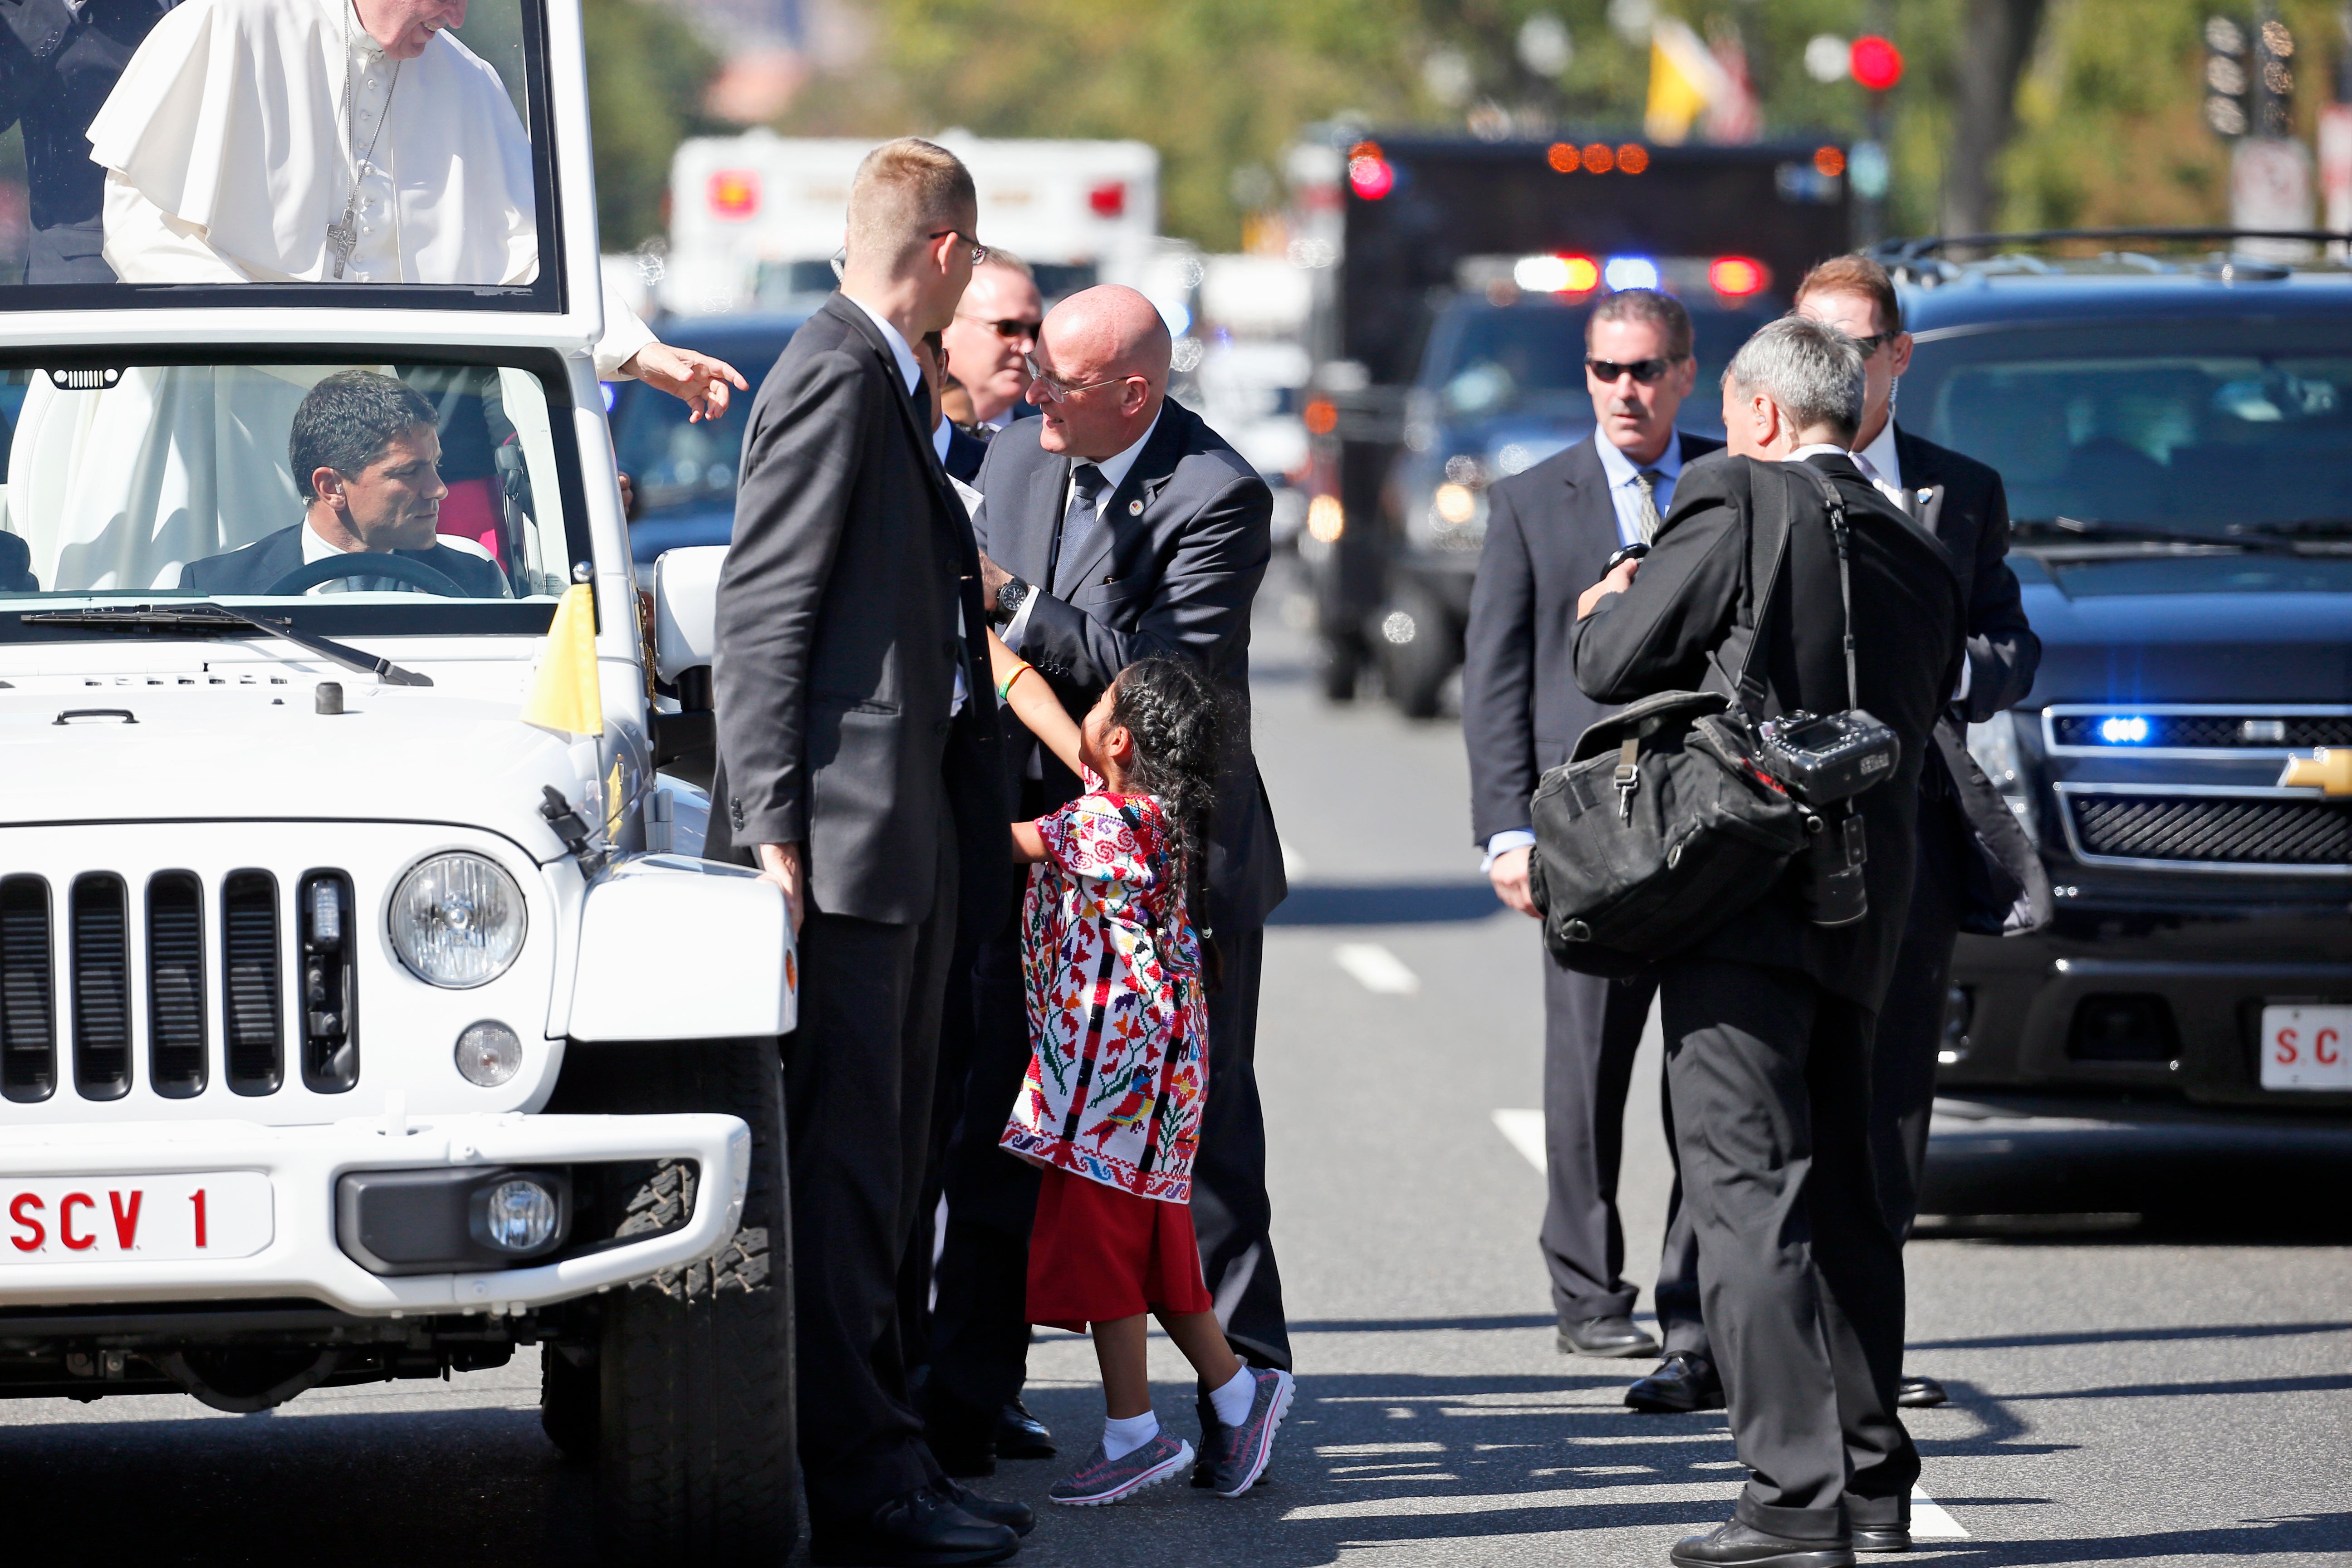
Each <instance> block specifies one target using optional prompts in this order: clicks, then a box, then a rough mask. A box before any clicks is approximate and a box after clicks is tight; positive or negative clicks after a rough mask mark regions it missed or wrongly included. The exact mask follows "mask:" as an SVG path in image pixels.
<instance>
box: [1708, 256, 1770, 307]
mask: <svg viewBox="0 0 2352 1568" xmlns="http://www.w3.org/2000/svg"><path fill="white" fill-rule="evenodd" d="M1771 280H1772V275H1771V273H1769V272H1768V271H1767V270H1765V268H1764V264H1763V263H1762V262H1760V261H1758V260H1755V259H1753V258H1749V257H1745V256H1718V257H1717V258H1715V260H1714V262H1713V263H1712V264H1710V265H1709V266H1708V268H1707V269H1706V281H1707V284H1708V286H1709V287H1710V288H1712V289H1714V290H1715V291H1716V292H1717V293H1718V294H1720V295H1722V296H1723V297H1724V298H1725V299H1727V300H1745V299H1747V298H1748V296H1750V295H1752V294H1761V293H1762V292H1763V291H1764V286H1765V285H1766V284H1767V283H1769V282H1770V281H1771Z"/></svg>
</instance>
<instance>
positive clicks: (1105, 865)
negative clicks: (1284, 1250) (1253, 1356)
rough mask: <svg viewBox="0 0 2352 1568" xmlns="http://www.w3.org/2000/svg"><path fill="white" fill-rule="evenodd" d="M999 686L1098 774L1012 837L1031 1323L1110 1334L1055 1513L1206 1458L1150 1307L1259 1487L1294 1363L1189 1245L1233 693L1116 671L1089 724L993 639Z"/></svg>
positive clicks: (1098, 1347)
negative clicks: (1024, 994)
mask: <svg viewBox="0 0 2352 1568" xmlns="http://www.w3.org/2000/svg"><path fill="white" fill-rule="evenodd" d="M989 656H990V658H991V659H992V662H993V664H994V667H995V671H996V679H997V689H998V692H999V694H1000V696H1002V697H1003V700H1005V701H1006V703H1007V704H1008V705H1010V706H1011V708H1012V709H1013V712H1014V713H1015V714H1016V715H1017V716H1018V717H1019V718H1020V720H1021V721H1022V722H1023V723H1024V724H1025V725H1027V726H1028V727H1029V729H1030V731H1031V732H1032V733H1034V735H1036V737H1037V738H1038V739H1039V740H1040V741H1042V742H1045V745H1046V746H1047V747H1048V748H1050V749H1051V750H1052V751H1053V752H1054V754H1055V756H1057V757H1059V758H1061V759H1062V761H1063V762H1064V763H1066V764H1067V765H1068V766H1069V768H1070V769H1071V771H1073V772H1074V773H1076V774H1077V775H1078V776H1079V777H1080V778H1081V779H1083V780H1084V781H1085V782H1086V786H1087V793H1086V794H1085V795H1081V796H1079V797H1078V798H1077V799H1076V800H1074V801H1072V802H1071V803H1070V804H1069V805H1066V806H1064V807H1062V808H1061V809H1060V810H1059V811H1056V812H1055V813H1054V814H1053V815H1051V816H1044V817H1040V818H1038V819H1037V820H1036V821H1035V822H1017V823H1014V824H1013V856H1014V858H1016V859H1020V860H1024V861H1027V862H1029V863H1030V864H1031V865H1032V866H1033V867H1034V869H1033V870H1032V871H1031V872H1030V874H1029V894H1028V899H1027V901H1026V902H1025V904H1024V906H1023V910H1022V934H1023V943H1022V949H1023V951H1022V971H1023V976H1024V981H1025V982H1026V985H1027V990H1028V997H1029V1037H1030V1040H1031V1042H1032V1044H1033V1046H1034V1054H1033V1055H1032V1056H1031V1058H1030V1061H1029V1078H1028V1081H1027V1083H1026V1084H1025V1085H1024V1088H1023V1091H1022V1095H1021V1099H1020V1101H1019V1103H1018V1104H1016V1105H1015V1106H1014V1107H1013V1117H1012V1120H1011V1121H1010V1122H1009V1123H1007V1125H1006V1127H1005V1129H1004V1136H1003V1140H1002V1142H1003V1147H1004V1148H1006V1149H1008V1150H1010V1151H1012V1152H1013V1153H1015V1154H1018V1155H1019V1156H1021V1157H1022V1158H1023V1159H1024V1160H1027V1161H1028V1162H1029V1163H1032V1164H1034V1165H1037V1166H1039V1167H1041V1168H1042V1169H1043V1170H1044V1171H1045V1182H1044V1184H1043V1185H1042V1186H1041V1187H1040V1189H1039V1191H1038V1194H1037V1223H1036V1227H1035V1229H1034V1233H1033V1235H1032V1237H1031V1239H1030V1243H1029V1321H1031V1322H1034V1323H1045V1324H1049V1325H1051V1326H1053V1327H1055V1328H1061V1329H1067V1330H1069V1331H1072V1332H1078V1331H1081V1330H1082V1329H1083V1328H1085V1327H1087V1326H1089V1325H1090V1326H1091V1327H1092V1329H1093V1331H1094V1341H1095V1359H1096V1360H1097V1362H1098V1363H1100V1365H1101V1367H1102V1379H1103V1399H1104V1404H1105V1405H1106V1406H1107V1411H1108V1419H1107V1420H1106V1421H1105V1422H1104V1423H1103V1440H1102V1447H1101V1448H1100V1449H1099V1450H1097V1452H1096V1454H1095V1455H1094V1457H1093V1458H1090V1459H1088V1460H1087V1462H1086V1463H1085V1464H1083V1465H1081V1466H1079V1467H1078V1468H1077V1469H1076V1471H1075V1472H1074V1473H1072V1474H1071V1475H1070V1476H1069V1477H1068V1478H1067V1479H1065V1480H1063V1481H1061V1482H1059V1483H1057V1484H1056V1485H1055V1488H1054V1489H1053V1492H1052V1497H1053V1500H1055V1502H1058V1503H1070V1504H1077V1505H1086V1504H1096V1503H1110V1502H1117V1501H1118V1500H1120V1499H1121V1498H1125V1497H1129V1496H1131V1495H1133V1494H1134V1493H1136V1492H1138V1491H1140V1490H1142V1489H1144V1488H1145V1487H1148V1486H1150V1485H1152V1484H1154V1483H1155V1482H1159V1481H1164V1480H1166V1479H1169V1478H1170V1477H1171V1476H1173V1475H1176V1474H1177V1473H1178V1472H1180V1471H1181V1470H1183V1469H1184V1468H1186V1467H1188V1466H1190V1465H1191V1464H1192V1459H1193V1453H1192V1445H1191V1444H1189V1443H1187V1442H1185V1441H1183V1440H1182V1439H1181V1438H1179V1437H1174V1436H1170V1435H1168V1434H1167V1433H1164V1432H1162V1431H1160V1422H1159V1419H1158V1417H1156V1416H1155V1415H1153V1414H1152V1410H1151V1388H1150V1381H1149V1379H1148V1376H1147V1373H1146V1370H1145V1365H1144V1332H1145V1322H1144V1317H1145V1314H1146V1313H1147V1312H1149V1313H1150V1314H1151V1315H1153V1316H1155V1317H1157V1318H1158V1319H1159V1320H1160V1326H1161V1327H1162V1328H1164V1329H1166V1330H1167V1331H1168V1337H1169V1338H1170V1339H1171V1340H1173V1341H1174V1342H1176V1348H1177V1349H1178V1350H1180V1351H1181V1352H1184V1358H1185V1359H1186V1360H1187V1361H1189V1362H1191V1363H1192V1368H1193V1370H1194V1371H1195V1372H1197V1373H1199V1374H1200V1378H1201V1386H1202V1388H1203V1389H1204V1390H1206V1391H1207V1394H1208V1399H1209V1402H1210V1404H1211V1405H1212V1406H1213V1408H1214V1410H1215V1413H1216V1423H1215V1426H1214V1429H1213V1430H1212V1431H1208V1432H1204V1433H1202V1439H1201V1440H1202V1446H1203V1447H1208V1448H1209V1449H1210V1456H1209V1457H1210V1458H1211V1460H1212V1462H1213V1474H1214V1479H1213V1486H1214V1488H1215V1489H1216V1490H1217V1491H1218V1492H1219V1493H1221V1494H1222V1495H1223V1496H1225V1497H1239V1496H1241V1495H1242V1494H1243V1493H1244V1492H1246V1491H1248V1490H1249V1489H1250V1488H1251V1487H1252V1486H1254V1485H1255V1484H1256V1481H1257V1479H1258V1476H1259V1474H1260V1473H1261V1472H1263V1471H1264V1470H1265V1463H1266V1459H1267V1458H1268V1457H1269V1456H1270V1455H1271V1454H1272V1452H1273V1448H1274V1434H1275V1429H1276V1427H1277V1426H1280V1425H1281V1423H1282V1418H1283V1416H1284V1415H1286V1413H1287V1412H1288V1410H1289V1408H1290V1396H1291V1379H1290V1374H1289V1373H1286V1372H1275V1371H1266V1370H1253V1369H1251V1368H1249V1367H1245V1366H1244V1365H1243V1364H1242V1363H1241V1362H1240V1360H1239V1359H1238V1358H1237V1357H1236V1356H1234V1352H1233V1351H1232V1350H1231V1349H1230V1348H1229V1347H1228V1346H1227V1345H1226V1343H1225V1336H1224V1333H1223V1331H1222V1330H1220V1329H1219V1328H1218V1327H1217V1320H1216V1315H1215V1313H1214V1312H1213V1310H1211V1308H1212V1303H1211V1301H1210V1299H1209V1290H1208V1286H1207V1284H1206V1282H1205V1281H1204V1280H1203V1279H1202V1275H1201V1255H1200V1250H1199V1248H1198V1247H1197V1245H1196V1244H1195V1243H1194V1241H1193V1237H1192V1207H1191V1204H1192V1152H1193V1149H1194V1147H1195V1145H1196V1144H1197V1143H1198V1142H1199V1141H1200V1129H1201V1111H1202V1106H1203V1105H1204V1103H1205V1100H1204V1099H1203V1096H1204V1093H1205V1090H1206V1088H1207V1079H1208V1054H1207V1053H1208V1039H1209V1015H1208V1003H1207V1000H1206V997H1205V994H1204V993H1203V991H1202V976H1201V951H1200V942H1199V941H1198V939H1197V938H1196V937H1195V935H1194V932H1193V927H1192V920H1191V918H1190V916H1189V915H1188V913H1187V905H1188V902H1189V900H1188V897H1187V893H1188V889H1189V888H1190V887H1192V886H1193V885H1196V884H1197V883H1198V880H1199V878H1198V875H1197V873H1198V871H1199V868H1200V866H1201V863H1202V856H1203V854H1204V849H1203V847H1202V841H1201V840H1202V830H1203V826H1204V824H1205V823H1206V820H1207V817H1208V814H1209V805H1210V802H1211V800H1212V799H1213V795H1214V790H1215V786H1216V773H1217V758H1218V730H1219V723H1218V716H1219V712H1220V710H1221V708H1222V707H1223V702H1222V699H1221V694H1220V693H1219V692H1218V691H1217V689H1216V688H1215V686H1214V685H1213V683H1212V682H1211V681H1210V679H1209V678H1208V676H1207V675H1206V674H1205V673H1203V672H1202V670H1200V669H1199V668H1197V667H1195V666H1194V665H1192V664H1191V663H1189V662H1187V661H1185V660H1182V659H1175V658H1149V659H1143V660H1140V661H1139V662H1137V663H1135V664H1130V665H1129V666H1128V667H1127V668H1125V669H1122V670H1120V671H1119V672H1118V679H1115V680H1113V681H1112V682H1111V684H1110V689H1108V690H1107V691H1105V692H1104V693H1103V694H1102V696H1101V698H1100V699H1099V700H1097V702H1096V703H1095V705H1094V708H1093V710H1091V711H1089V712H1088V713H1087V716H1086V720H1085V722H1084V723H1083V724H1074V723H1072V722H1071V721H1070V717H1069V715H1068V714H1067V713H1066V712H1064V711H1063V709H1062V704H1061V700H1060V699H1059V698H1057V697H1055V695H1054V693H1053V691H1052V689H1050V688H1049V687H1048V686H1047V685H1046V683H1045V678H1044V677H1043V676H1040V675H1038V674H1036V673H1035V672H1034V670H1033V669H1032V668H1030V667H1029V666H1028V665H1027V664H1025V663H1024V662H1023V661H1022V660H1021V659H1020V658H1019V657H1018V656H1016V655H1014V654H1013V652H1012V651H1011V650H1010V649H1008V648H1007V647H1005V646H1004V645H1003V643H1002V642H999V641H998V640H997V639H996V638H995V637H994V636H991V637H990V638H989Z"/></svg>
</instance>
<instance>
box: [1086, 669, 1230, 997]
mask: <svg viewBox="0 0 2352 1568" xmlns="http://www.w3.org/2000/svg"><path fill="white" fill-rule="evenodd" d="M1236 707H1237V705H1236V704H1235V703H1234V700H1233V698H1232V697H1231V695H1230V694H1228V693H1227V692H1226V691H1225V690H1224V689H1223V688H1222V687H1220V686H1219V685H1218V684H1217V683H1216V681H1215V680H1213V679H1211V678H1210V676H1209V672H1208V671H1207V670H1204V669H1202V668H1201V667H1200V666H1199V665H1197V664H1195V663H1193V662H1192V660H1191V659H1187V658H1168V657H1165V656H1158V657H1154V658H1141V659H1138V660H1136V661H1135V662H1134V663H1133V664H1130V665H1129V666H1128V667H1127V668H1125V669H1122V670H1120V671H1119V672H1118V683H1117V684H1116V685H1115V686H1114V687H1113V688H1112V690H1111V707H1110V721H1111V722H1112V723H1113V724H1116V725H1118V726H1119V727H1121V728H1123V729H1124V730H1126V731H1127V732H1128V733H1129V735H1131V736H1133V737H1134V739H1135V753H1134V755H1135V761H1134V763H1133V764H1132V766H1131V768H1130V770H1129V784H1130V785H1131V787H1133V788H1134V789H1136V790H1137V791H1139V793H1141V794H1144V795H1150V796H1152V797H1153V798H1155V799H1156V800H1158V801H1159V802H1160V809H1161V810H1162V811H1164V812H1165V813H1166V814H1167V815H1168V817H1169V819H1170V821H1171V825H1172V826H1174V828H1175V830H1176V840H1177V846H1178V848H1179V849H1180V851H1181V854H1182V857H1183V866H1184V894H1185V906H1186V908H1187V909H1189V910H1191V911H1192V922H1193V925H1194V926H1195V928H1196V929H1201V928H1204V927H1205V921H1204V920H1203V917H1204V916H1205V915H1206V914H1207V912H1208V911H1207V910H1206V908H1205V907H1204V903H1203V898H1204V894H1205V892H1206V883H1207V877H1208V858H1209V855H1208V843H1209V826H1210V820H1211V817H1212V816H1213V813H1214V810H1215V806H1216V799H1217V773H1218V770H1219V768H1220V766H1221V765H1222V763H1223V759H1224V754H1225V747H1226V743H1227V741H1228V738H1229V735H1230V731H1231V730H1232V727H1233V724H1234V718H1235V710H1236ZM1210 962H1211V963H1214V962H1215V960H1214V959H1213V958H1212V959H1211V961H1210Z"/></svg>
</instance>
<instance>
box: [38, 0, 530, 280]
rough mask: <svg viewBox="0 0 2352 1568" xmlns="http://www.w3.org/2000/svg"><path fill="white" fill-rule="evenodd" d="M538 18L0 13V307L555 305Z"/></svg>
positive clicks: (132, 5)
mask: <svg viewBox="0 0 2352 1568" xmlns="http://www.w3.org/2000/svg"><path fill="white" fill-rule="evenodd" d="M544 11H545V8H544V5H543V0H471V3H470V4H467V0H454V3H452V0H443V4H441V5H437V6H436V7H433V8H431V9H429V10H427V11H425V13H424V14H423V15H421V16H415V15H412V14H411V13H410V12H409V11H406V10H404V11H402V12H401V13H400V24H399V25H400V26H404V27H405V28H406V29H407V32H406V33H395V34H394V36H393V37H390V38H389V39H387V40H384V41H383V42H382V43H380V42H379V41H378V40H376V39H375V38H373V37H372V36H371V34H370V33H369V31H368V29H367V28H366V26H364V25H363V24H362V22H361V21H360V20H359V17H358V15H357V13H356V12H355V11H354V9H353V7H352V0H179V3H177V4H174V0H13V3H11V4H8V5H0V54H5V60H0V71H5V80H6V91H5V93H0V311H16V310H89V309H120V308H121V307H124V306H139V305H149V306H170V307H173V308H175V309H176V308H184V307H188V306H197V307H209V306H236V305H252V304H256V303H275V304H295V305H317V304H319V303H320V302H321V296H322V295H325V294H327V289H328V287H329V286H330V285H332V287H333V289H334V292H333V293H332V294H331V295H328V296H327V298H328V300H329V301H330V302H332V303H335V304H340V305H352V306H373V307H384V306H394V307H407V308H432V309H439V310H533V311H553V310H558V309H560V308H561V303H562V301H561V297H560V296H561V290H560V289H559V288H558V284H557V278H558V274H559V272H560V268H558V267H557V266H556V265H555V263H556V261H557V259H558V252H557V246H556V234H557V207H558V199H557V198H558V195H559V192H558V182H557V179H556V172H555V159H554V156H553V147H554V142H555V138H554V137H553V135H552V134H551V129H550V127H551V110H550V105H549V102H548V69H547V47H546V45H547V27H546V16H545V14H544ZM443 24H451V25H448V26H446V28H444V29H443V30H438V31H436V30H434V29H436V28H442V25H443ZM378 26H380V27H383V28H387V29H388V28H391V27H393V26H394V20H393V19H391V17H390V15H389V14H387V16H386V17H385V18H383V19H380V20H379V23H378ZM412 35H413V36H412ZM387 45H388V46H389V47H386V46H387Z"/></svg>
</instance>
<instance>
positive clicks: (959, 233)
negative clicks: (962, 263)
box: [923, 228, 988, 267]
mask: <svg viewBox="0 0 2352 1568" xmlns="http://www.w3.org/2000/svg"><path fill="white" fill-rule="evenodd" d="M950 235H953V236H955V237H957V238H958V239H960V240H962V241H963V242H964V243H965V244H966V245H969V246H971V264H972V265H973V266H974V267H978V266H979V265H980V264H981V263H982V262H984V261H986V260H987V259H988V247H986V246H984V245H982V244H981V243H980V241H978V240H977V239H974V238H973V237H971V236H970V235H968V234H966V233H964V231H963V230H961V229H960V228H941V229H934V230H932V231H931V232H930V233H929V234H927V235H925V236H923V237H924V238H925V239H945V238H947V237H948V236H950Z"/></svg>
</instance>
